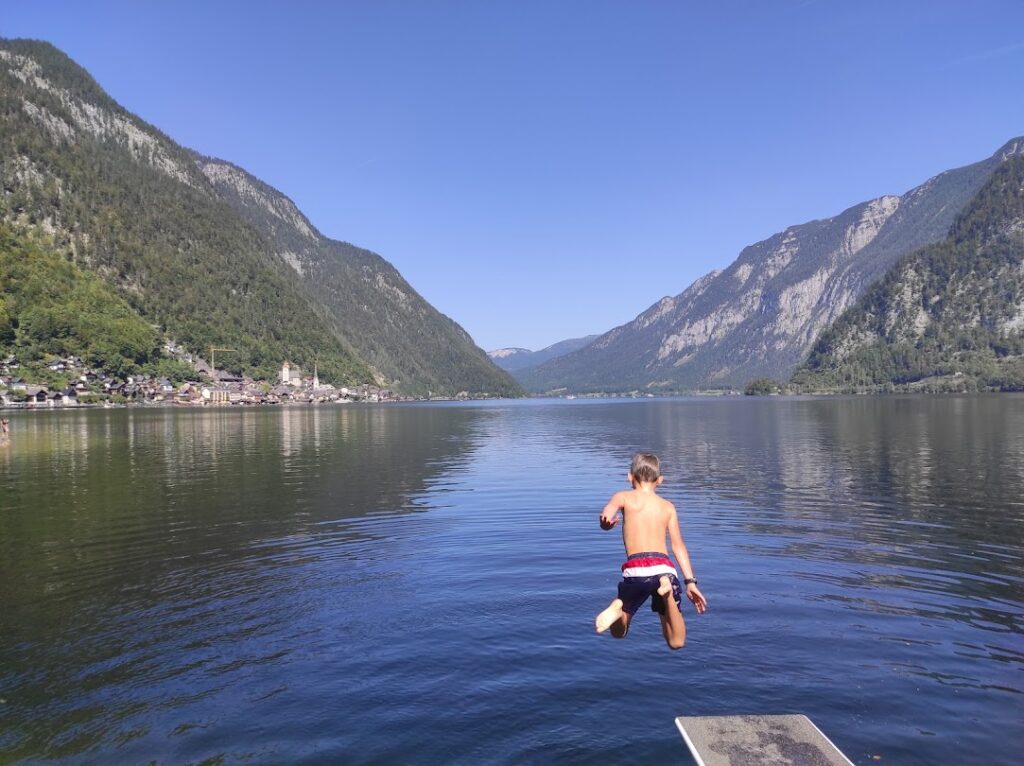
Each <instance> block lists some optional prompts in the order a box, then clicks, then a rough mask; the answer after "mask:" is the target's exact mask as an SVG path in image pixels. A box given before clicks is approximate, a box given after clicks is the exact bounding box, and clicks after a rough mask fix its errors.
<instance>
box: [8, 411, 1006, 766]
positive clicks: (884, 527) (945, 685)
mask: <svg viewBox="0 0 1024 766" xmlns="http://www.w3.org/2000/svg"><path fill="white" fill-rule="evenodd" d="M11 419H12V437H13V438H12V444H11V445H10V446H8V447H6V448H3V449H0V627H2V633H0V700H2V701H0V762H7V761H17V760H20V759H26V760H37V759H42V758H46V759H56V760H64V761H66V762H69V763H78V762H111V761H114V762H148V761H150V760H157V761H161V762H162V761H168V762H195V763H198V762H202V761H204V760H207V759H209V760H210V761H211V762H222V763H233V762H237V761H247V762H253V761H255V762H267V763H276V762H281V761H289V762H307V763H337V762H346V763H364V762H365V763H394V762H418V763H438V762H451V761H453V760H456V761H462V762H496V763H522V762H532V761H542V762H574V763H587V762H602V763H606V762H618V761H620V760H625V759H626V758H631V759H635V758H659V759H676V760H678V759H680V758H681V757H682V749H681V745H680V744H679V742H678V741H677V738H676V735H675V734H674V733H673V728H672V725H671V721H672V717H673V716H675V715H679V714H683V713H691V714H716V713H738V712H763V713H771V712H804V713H807V714H809V715H810V716H811V717H812V718H813V719H814V720H815V721H816V722H817V723H818V724H819V725H820V726H822V728H823V729H824V730H825V731H826V732H827V733H828V734H829V735H830V736H831V738H832V739H833V740H834V741H836V742H837V744H839V745H840V747H842V748H843V749H844V750H845V751H846V752H847V753H848V755H850V757H851V758H852V759H853V760H854V761H855V762H857V763H874V762H876V759H874V758H873V756H875V755H879V756H881V757H882V759H883V760H882V762H883V763H885V762H888V763H901V764H902V763H920V764H931V763H941V762H949V761H950V759H951V758H952V760H956V761H959V762H970V763H991V764H1000V763H1007V764H1009V763H1016V762H1017V754H1018V753H1019V752H1021V751H1022V749H1024V727H1022V723H1021V720H1022V716H1021V715H1020V713H1021V711H1022V709H1024V695H1022V692H1024V683H1022V681H1021V678H1022V676H1021V673H1022V671H1024V642H1022V641H1024V640H1022V634H1024V566H1022V564H1024V531H1022V530H1024V527H1022V525H1021V521H1022V517H1024V496H1022V493H1021V487H1022V486H1024V398H1021V397H1015V396H998V397H997V396H991V397H985V396H978V397H933V398H914V397H906V398H899V397H890V398H867V397H859V398H849V399H826V400H814V399H770V400H763V399H758V400H751V399H746V398H743V399H683V400H673V401H648V402H593V401H578V402H572V403H565V402H562V403H557V402H521V403H502V404H477V405H461V406H452V405H431V406H397V407H322V408H299V407H295V408H283V409H277V410H275V409H263V410H238V409H227V408H225V409H215V410H204V411H194V410H187V411H172V410H159V411H153V410H119V411H91V412H61V413H16V414H15V415H14V416H12V418H11ZM638 448H650V449H654V450H656V451H658V452H659V453H660V454H661V455H662V458H663V464H664V465H665V467H666V471H667V474H668V478H667V481H666V484H665V486H664V492H665V494H666V495H667V496H668V497H669V498H670V499H672V500H673V501H674V502H676V504H677V505H678V507H679V508H680V511H681V513H682V519H683V531H684V535H685V536H686V538H687V543H688V545H689V547H690V550H691V554H692V556H693V558H694V562H695V566H696V568H697V573H698V575H699V577H700V579H701V584H702V588H703V589H704V592H705V593H706V594H707V595H708V597H709V600H710V604H711V610H710V612H709V614H708V615H706V616H705V617H702V618H700V619H698V618H696V616H688V620H689V625H690V635H689V637H688V643H687V647H686V648H685V649H684V650H683V651H682V652H680V653H678V654H670V653H668V652H667V651H666V650H664V648H663V646H662V643H661V640H660V637H659V636H658V633H657V623H656V621H654V620H653V619H652V618H651V617H650V615H638V620H637V624H636V626H635V627H634V629H633V631H631V635H630V637H629V639H628V640H626V641H622V642H616V641H613V640H610V639H607V637H597V636H594V635H593V634H592V632H591V627H590V625H591V619H592V615H593V612H595V611H597V609H599V608H600V607H601V606H603V605H604V603H605V602H607V600H608V598H609V597H610V596H611V594H612V593H613V592H614V587H615V582H616V580H617V570H618V564H619V563H620V558H621V543H620V542H618V541H617V539H616V537H615V535H614V534H607V533H603V532H601V531H600V530H599V529H598V527H597V524H596V521H595V519H596V515H597V512H598V511H599V510H600V507H601V505H602V504H603V502H604V500H605V499H606V498H607V496H608V495H609V494H610V493H611V492H613V491H615V490H617V489H619V488H621V487H622V486H623V485H624V474H625V470H626V466H627V465H628V460H629V456H630V455H631V454H632V452H633V451H634V450H636V449H638ZM641 699H642V700H644V704H642V705H633V704H631V703H630V702H629V701H631V700H641ZM953 754H955V757H954V756H953Z"/></svg>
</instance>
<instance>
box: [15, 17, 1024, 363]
mask: <svg viewBox="0 0 1024 766" xmlns="http://www.w3.org/2000/svg"><path fill="white" fill-rule="evenodd" d="M2 5H3V7H2V10H0V35H2V36H4V37H34V38H40V39H44V40H48V41H50V42H52V43H54V44H55V45H57V46H58V47H60V48H61V49H63V50H64V51H65V52H67V53H68V54H69V55H71V56H72V57H73V58H74V59H76V60H77V61H78V62H79V63H80V64H82V65H83V66H84V67H86V68H87V69H88V70H89V71H90V72H91V73H92V74H93V76H94V77H95V78H96V79H97V80H98V81H99V83H100V84H101V85H102V86H103V87H104V88H106V89H107V91H109V92H110V93H111V94H112V95H113V96H114V98H116V99H117V100H118V101H120V102H121V103H122V104H124V105H125V106H126V107H127V108H129V109H131V110H132V111H134V112H136V113H138V114H139V115H141V116H142V117H143V118H144V119H146V120H148V121H149V122H151V123H153V124H155V125H156V126H158V127H159V128H161V129H162V130H163V131H164V132H166V133H167V134H169V135H170V136H171V137H172V138H174V139H175V140H177V141H178V142H180V143H182V144H185V145H187V146H190V147H192V148H194V149H197V150H199V151H201V152H204V153H206V154H210V155H214V156H217V157H222V158H224V159H228V160H231V161H233V162H235V163H238V164H239V165H241V166H243V167H245V168H246V169H247V170H249V171H250V172H252V173H254V174H255V175H257V176H259V177H260V178H262V179H264V180H265V181H267V182H268V183H270V184H271V185H273V186H275V187H277V188H278V189H280V190H281V191H283V192H284V193H286V194H288V195H289V196H290V197H292V199H294V200H295V201H296V203H297V204H298V205H299V207H300V208H301V209H302V210H303V211H304V212H305V213H306V214H307V215H308V216H309V218H310V219H311V220H312V221H313V223H314V224H315V225H316V226H317V227H318V228H319V229H320V230H321V231H323V232H324V233H325V234H327V235H329V236H331V237H335V238H338V239H344V240H347V241H350V242H353V243H355V244H357V245H360V246H363V247H367V248H370V249H372V250H375V251H376V252H378V253H380V254H381V255H383V256H384V257H385V258H387V259H388V260H389V261H391V262H392V263H393V264H395V266H396V267H398V269H399V270H400V271H401V272H402V273H403V275H404V276H405V277H406V278H407V279H408V280H409V282H411V283H412V285H413V286H414V287H415V288H416V289H417V290H418V291H419V292H420V293H422V294H423V296H424V297H426V298H427V300H429V301H430V302H431V303H433V304H434V305H435V306H436V307H437V308H438V309H440V310H441V311H443V312H444V313H446V314H448V315H449V316H451V317H452V318H454V319H455V320H456V321H458V322H459V323H460V324H461V325H462V326H463V327H465V328H466V329H467V330H468V331H469V332H470V334H471V335H472V336H473V337H474V339H475V340H476V341H477V342H478V343H479V344H480V345H481V346H483V347H484V348H485V349H492V348H497V347H500V346H525V347H528V348H534V349H537V348H540V347H542V346H545V345H548V344H550V343H553V342H555V341H558V340H562V339H564V338H569V337H575V336H579V335H585V334H588V333H596V332H604V331H606V330H609V329H611V328H612V327H614V326H616V325H618V324H621V323H623V322H626V321H628V320H630V319H632V318H633V317H634V316H635V315H636V314H638V313H639V312H641V311H642V310H644V309H645V308H647V307H648V306H649V305H651V304H652V303H654V302H655V301H656V300H658V299H659V298H661V297H662V296H663V295H674V294H677V293H679V292H681V291H682V290H683V289H685V288H686V287H687V286H688V285H689V284H690V283H691V282H692V281H693V280H694V279H696V278H697V277H699V276H700V275H702V274H704V273H706V272H707V271H710V270H711V269H713V268H721V267H724V266H726V265H728V264H729V263H730V262H731V261H732V260H733V259H734V258H735V257H736V255H737V254H738V253H739V251H740V250H741V249H742V248H743V247H744V246H745V245H748V244H751V243H753V242H756V241H758V240H760V239H763V238H765V237H767V236H769V235H771V234H772V233H774V232H776V231H779V230H781V229H783V228H785V227H786V226H788V225H791V224H795V223H802V222H804V221H807V220H810V219H813V218H822V217H828V216H831V215H834V214H836V213H838V212H840V211H841V210H843V209H845V208H846V207H849V206H850V205H853V204H856V203H858V202H860V201H863V200H866V199H870V198H873V197H877V196H879V195H882V194H892V193H895V194H900V193H903V192H905V191H907V190H908V189H909V188H911V187H913V186H915V185H916V184H918V183H920V182H921V181H924V180H925V179H926V178H928V177H930V176H932V175H934V174H936V173H938V172H940V171H942V170H945V169H948V168H951V167H956V166H960V165H964V164H967V163H970V162H973V161H975V160H978V159H981V158H983V157H986V156H988V155H989V154H991V153H992V152H993V151H995V150H996V149H997V148H998V147H999V146H1000V145H1001V144H1002V143H1003V142H1004V141H1006V140H1007V139H1009V138H1011V137H1013V136H1016V135H1020V134H1022V133H1024V98H1022V89H1021V87H1022V86H1021V83H1022V82H1024V2H1020V0H1007V1H1005V2H999V1H997V0H970V1H968V0H960V1H957V2H943V1H942V0H917V1H914V0H850V1H848V2H846V1H840V0H777V1H772V0H749V1H748V2H729V1H728V0H715V1H714V2H688V1H685V0H672V1H669V0H662V1H661V2H633V1H629V2H627V1H626V0H621V1H620V2H602V1H601V0H581V1H579V2H569V1H558V0H536V1H535V0H514V1H513V0H508V1H507V2H496V1H495V2H489V1H484V0H479V1H478V0H458V1H455V0H407V1H405V2H393V1H391V0H363V1H361V2H319V3H315V2H287V3H286V2H251V1H249V0H246V2H185V1H184V0H175V2H168V3H150V2H146V3H140V2H89V3H83V2H51V1H48V0H34V1H33V2H27V1H26V2H13V1H11V0H6V1H5V2H3V4H2Z"/></svg>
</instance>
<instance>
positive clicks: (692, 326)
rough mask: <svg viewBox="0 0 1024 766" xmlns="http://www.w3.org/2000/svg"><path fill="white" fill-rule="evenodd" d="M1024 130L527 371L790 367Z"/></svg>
mask: <svg viewBox="0 0 1024 766" xmlns="http://www.w3.org/2000/svg"><path fill="white" fill-rule="evenodd" d="M1022 152H1024V139H1021V138H1018V139H1014V140H1012V141H1010V142H1008V143H1007V144H1006V145H1005V146H1003V147H1002V148H1001V149H1000V150H999V151H997V152H996V153H995V154H994V155H992V156H991V157H989V158H988V159H986V160H983V161H981V162H977V163H974V164H972V165H968V166H966V167H962V168H958V169H955V170H949V171H946V172H944V173H941V174H939V175H937V176H935V177H934V178H932V179H930V180H928V181H926V182H925V183H923V184H921V185H920V186H918V187H916V188H914V189H912V190H910V191H909V192H907V193H906V194H904V195H902V196H898V197H897V196H883V197H879V198H877V199H874V200H871V201H869V202H863V203H861V204H859V205H855V206H854V207H851V208H849V209H848V210H845V211H843V212H842V213H840V214H839V215H837V216H835V217H833V218H828V219H825V220H818V221H811V222H809V223H805V224H801V225H798V226H790V227H789V228H787V229H785V230H784V231H782V232H780V233H778V234H775V235H774V236H772V237H769V238H768V239H766V240H764V241H762V242H758V243H757V244H754V245H751V246H749V247H747V248H745V249H744V250H743V251H742V252H741V253H740V255H739V257H738V258H737V259H736V260H735V261H734V262H733V263H732V264H731V265H730V266H729V267H728V268H726V269H724V270H722V271H713V272H711V273H710V274H707V275H705V276H704V277H701V278H700V279H698V280H697V281H696V282H694V283H693V284H692V285H690V287H688V288H687V289H686V290H685V291H683V292H682V293H680V294H679V295H677V296H675V297H666V298H662V299H661V300H660V301H659V302H658V303H656V304H655V305H653V306H651V307H650V308H649V309H647V310H646V311H644V312H643V313H642V314H640V315H639V316H638V317H637V318H636V319H634V320H633V321H632V322H629V323H627V324H625V325H622V326H620V327H616V328H615V329H613V330H611V331H609V332H607V333H605V334H604V335H602V336H601V337H599V338H598V339H597V340H595V341H594V342H593V343H591V344H590V345H589V346H587V347H586V348H585V349H582V350H580V351H576V352H574V353H571V354H567V355H565V356H562V357H559V358H557V359H554V360H551V361H549V362H547V363H545V364H542V365H540V366H538V367H536V368H534V369H532V370H530V371H528V372H526V373H523V374H521V375H520V380H521V381H522V382H523V384H524V386H526V387H527V388H528V389H529V390H532V391H548V390H554V389H560V388H567V389H569V390H574V391H581V392H584V391H628V390H635V389H640V390H650V391H685V390H694V389H711V388H742V387H743V385H744V384H745V383H746V382H747V381H749V380H751V379H752V378H759V377H773V378H781V379H786V378H788V377H789V376H790V375H791V374H792V372H793V370H794V368H795V367H796V366H797V364H799V363H800V361H801V360H802V359H803V357H804V356H805V355H806V354H807V352H808V350H809V349H810V346H811V344H812V343H813V342H814V341H815V339H816V338H817V337H818V335H819V334H820V333H821V332H822V331H823V330H824V329H825V328H826V327H828V326H829V325H830V324H831V323H832V322H833V321H834V320H835V319H836V318H838V317H839V316H840V315H841V314H842V313H843V311H845V310H846V309H847V308H849V307H850V306H851V305H852V304H853V303H854V302H855V301H856V300H857V298H858V297H859V296H860V295H861V294H862V293H863V292H864V291H865V290H866V289H867V287H868V286H869V285H870V284H871V283H872V282H874V281H875V280H877V279H879V278H880V277H881V276H882V275H883V274H885V272H886V271H887V270H888V269H889V268H890V267H891V266H892V265H893V264H894V263H896V261H897V260H899V259H900V258H901V257H902V256H904V255H906V254H908V253H910V252H912V251H914V250H917V249H918V248H920V247H923V246H924V245H928V244H932V243H934V242H937V241H939V240H941V239H943V238H944V237H945V236H946V234H947V233H948V231H949V228H950V226H951V225H952V224H953V221H954V219H955V218H956V216H957V215H958V214H959V212H960V211H961V210H963V208H964V207H965V205H966V204H967V203H968V201H969V200H970V199H971V198H972V197H973V196H974V195H975V194H976V193H977V192H978V190H979V189H980V188H981V187H982V186H983V185H984V183H985V182H986V181H987V180H988V178H989V177H990V176H991V175H992V173H993V171H994V170H995V169H996V168H998V167H999V166H1000V165H1001V164H1002V163H1003V162H1004V161H1005V160H1006V159H1007V158H1009V157H1011V156H1015V155H1017V154H1020V153H1022Z"/></svg>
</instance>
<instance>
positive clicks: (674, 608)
mask: <svg viewBox="0 0 1024 766" xmlns="http://www.w3.org/2000/svg"><path fill="white" fill-rule="evenodd" d="M658 595H659V596H661V597H662V600H663V601H664V604H665V611H664V612H662V613H660V614H659V615H658V616H659V617H660V618H661V634H662V635H663V636H664V637H665V643H666V644H668V648H669V649H682V648H683V644H685V643H686V623H685V622H684V621H683V614H682V612H680V611H679V604H677V603H676V599H675V594H673V593H672V580H671V579H670V578H669V577H667V576H666V577H662V578H661V582H660V584H659V585H658Z"/></svg>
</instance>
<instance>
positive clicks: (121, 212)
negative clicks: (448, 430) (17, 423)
mask: <svg viewBox="0 0 1024 766" xmlns="http://www.w3.org/2000/svg"><path fill="white" fill-rule="evenodd" d="M0 182H2V186H3V194H2V196H0V218H2V219H4V220H6V221H7V222H8V223H9V224H10V225H12V226H13V227H14V228H15V229H19V230H24V231H27V232H32V233H33V235H45V236H47V237H48V238H49V239H50V240H51V241H52V246H53V248H54V249H55V250H57V251H58V252H61V253H63V254H65V255H66V256H67V257H68V258H69V259H71V260H72V261H74V263H75V264H76V265H77V266H79V267H81V268H83V269H86V270H88V271H91V272H92V273H95V274H97V275H99V276H100V277H102V278H103V279H104V280H105V281H106V282H108V283H109V284H110V285H112V286H113V287H114V288H116V290H117V291H118V294H119V295H120V296H122V297H123V298H124V299H125V300H126V301H127V302H128V303H129V304H130V305H131V306H132V308H133V309H134V310H135V311H137V312H138V313H139V314H140V315H141V316H143V317H145V318H146V319H147V320H148V321H149V322H151V323H153V324H155V325H157V326H158V328H159V331H160V332H161V333H162V334H165V335H166V336H168V337H170V338H172V339H174V340H176V341H177V342H179V343H180V344H182V345H184V346H185V347H187V348H189V349H190V350H192V351H193V352H196V353H199V354H204V353H205V350H206V349H207V348H208V347H209V346H210V345H211V344H212V345H217V346H223V347H228V348H233V349H236V351H234V352H231V353H225V354H224V355H223V356H220V355H219V356H218V360H219V361H220V360H223V364H225V365H227V366H229V367H232V368H234V369H236V370H237V371H244V372H247V373H249V374H252V375H254V376H256V377H264V378H273V376H274V375H275V372H276V370H277V369H278V367H279V366H280V364H281V362H282V361H283V360H285V359H289V360H291V361H292V362H294V363H296V364H298V365H300V366H302V367H303V368H305V369H311V368H312V367H313V365H314V364H317V365H318V367H319V371H320V375H321V377H322V378H323V379H325V380H327V381H331V382H335V383H339V384H341V383H358V382H371V381H376V382H378V383H382V384H388V383H390V382H391V381H392V380H394V379H398V380H400V381H401V385H402V387H403V388H404V389H406V390H423V389H426V388H428V387H432V386H433V385H434V384H435V381H439V383H438V384H437V387H436V389H432V390H436V391H437V392H438V393H447V394H453V393H456V392H458V391H460V390H469V391H471V392H474V393H475V392H489V393H499V394H502V393H505V394H507V393H515V392H517V391H518V387H517V386H516V385H515V383H514V381H512V380H511V379H510V378H509V377H508V376H507V375H506V374H505V373H503V372H502V371H500V370H498V369H497V368H495V367H493V366H491V365H489V363H488V362H487V360H486V357H485V356H484V355H483V352H482V351H480V350H479V349H477V353H476V354H475V355H474V354H472V353H469V356H471V357H473V358H472V359H471V360H470V361H468V362H467V361H466V360H465V356H466V355H467V352H466V351H465V349H464V344H465V341H466V339H467V336H465V333H463V332H461V330H459V329H458V328H457V325H454V323H450V322H449V324H450V325H451V327H454V328H456V329H455V330H451V328H448V329H449V331H450V333H451V336H452V337H453V338H454V340H452V342H451V343H449V342H448V336H440V340H439V341H438V343H437V348H440V349H443V350H444V351H445V352H446V353H439V354H438V355H437V356H436V357H427V358H420V359H417V361H416V364H414V365H410V368H409V370H408V374H404V373H405V370H404V369H402V368H400V367H399V368H398V369H399V371H400V372H401V373H402V374H394V375H392V374H389V373H390V372H391V370H390V369H389V368H388V367H387V366H386V365H380V366H378V365H377V362H378V361H379V359H380V358H383V357H384V356H389V357H393V358H396V359H399V360H401V359H403V357H404V353H405V351H404V349H405V343H406V340H405V339H404V338H400V337H397V335H396V330H395V326H394V324H393V323H389V322H388V321H387V316H386V313H387V310H388V307H389V306H390V305H391V301H392V298H391V297H390V294H391V292H392V284H394V282H395V280H401V277H400V276H398V275H397V272H395V271H394V269H392V268H391V267H390V266H389V265H388V264H386V262H384V261H383V260H382V259H379V258H377V257H376V256H374V257H373V259H370V258H363V259H362V261H361V262H365V261H368V260H374V263H373V265H372V267H368V269H367V270H368V271H371V272H373V273H372V275H371V276H370V278H369V283H370V287H366V286H365V285H354V284H353V285H345V284H342V283H339V282H332V283H330V284H331V286H332V287H333V288H334V289H335V290H336V292H337V294H338V295H339V296H341V297H342V299H343V300H349V299H350V300H351V302H354V303H355V302H358V303H359V304H361V305H366V306H368V307H370V310H369V311H367V312H364V319H365V322H364V323H363V324H361V325H359V326H354V325H352V324H351V323H347V320H345V319H340V318H339V316H338V312H337V311H336V309H335V307H334V306H332V305H326V301H324V300H323V296H322V295H321V294H319V293H317V292H315V291H312V290H311V289H310V286H309V285H310V280H308V279H305V278H303V276H302V275H300V274H299V273H297V271H296V269H295V268H294V266H293V265H291V264H290V263H289V262H287V261H286V260H285V258H286V257H287V256H286V255H285V254H284V253H281V250H280V247H279V242H278V236H277V232H275V231H273V230H268V229H267V228H266V227H264V226H261V225H259V222H257V221H254V220H253V219H252V217H251V216H249V215H243V214H242V212H240V210H239V208H238V205H237V204H236V203H237V200H235V199H234V198H233V197H232V196H231V195H226V196H225V195H224V188H223V185H222V184H218V183H215V182H213V181H211V180H210V178H209V177H208V176H207V174H206V173H204V172H203V170H202V169H201V168H200V167H199V166H198V165H197V157H196V155H195V154H194V153H193V152H191V151H189V150H187V149H184V148H182V147H180V146H178V145H177V144H175V143H174V142H173V141H171V140H170V139H169V138H168V137H167V136H165V135H164V134H162V133H161V132H160V131H159V130H157V129H156V128H154V127H153V126H151V125H148V124H147V123H145V122H144V121H142V120H141V119H139V118H138V117H136V116H135V115H133V114H131V113H129V112H128V111H126V110H125V109H123V108H122V107H120V106H119V105H118V104H117V103H115V102H114V101H113V100H112V99H111V98H110V97H109V96H108V95H107V94H106V93H105V92H104V91H103V90H102V89H101V88H100V87H99V86H98V85H97V84H96V82H95V81H94V80H93V79H92V78H91V77H90V76H89V74H88V73H87V72H85V70H83V69H82V68H81V67H79V66H78V65H76V64H75V63H74V62H73V61H71V60H70V59H69V58H68V57H67V56H65V55H64V54H63V53H61V52H60V51H58V50H57V49H56V48H54V47H53V46H51V45H49V44H47V43H41V42H35V41H28V40H0ZM289 204H290V203H289ZM292 208H294V206H292ZM295 212H296V214H297V211H295ZM298 220H300V221H301V222H304V219H302V217H301V215H298ZM306 225H308V222H306ZM317 236H319V235H317ZM335 244H340V243H335ZM342 249H343V248H342ZM331 257H334V258H337V259H339V260H341V259H343V258H345V257H346V255H345V253H344V252H341V251H340V250H338V251H335V250H334V249H329V252H327V253H325V255H324V259H325V261H328V263H327V264H326V265H325V266H324V269H330V268H332V267H334V264H332V263H330V262H329V260H330V258H331ZM351 260H360V258H351V259H350V261H351ZM337 268H338V269H341V268H342V267H340V266H338V267H337ZM401 284H403V285H404V282H402V283H401ZM374 285H375V286H376V289H373V286H374ZM410 292H411V290H410ZM375 307H379V308H380V309H381V311H380V313H375ZM417 308H419V309H421V311H422V312H424V314H430V313H431V312H432V313H433V315H437V316H440V315H439V314H437V312H436V311H434V310H433V309H431V308H430V307H429V306H425V304H424V305H423V306H417ZM357 337H358V341H359V343H358V346H359V347H361V348H363V349H367V348H370V347H373V348H375V349H378V350H379V351H378V354H377V356H373V355H371V354H369V353H367V354H366V356H363V354H360V353H359V352H358V351H357V343H356V342H355V341H356V339H357ZM470 345H472V344H471V342H470ZM481 357H482V358H483V360H482V362H480V359H481ZM371 365H373V366H374V367H376V370H374V369H371Z"/></svg>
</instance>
